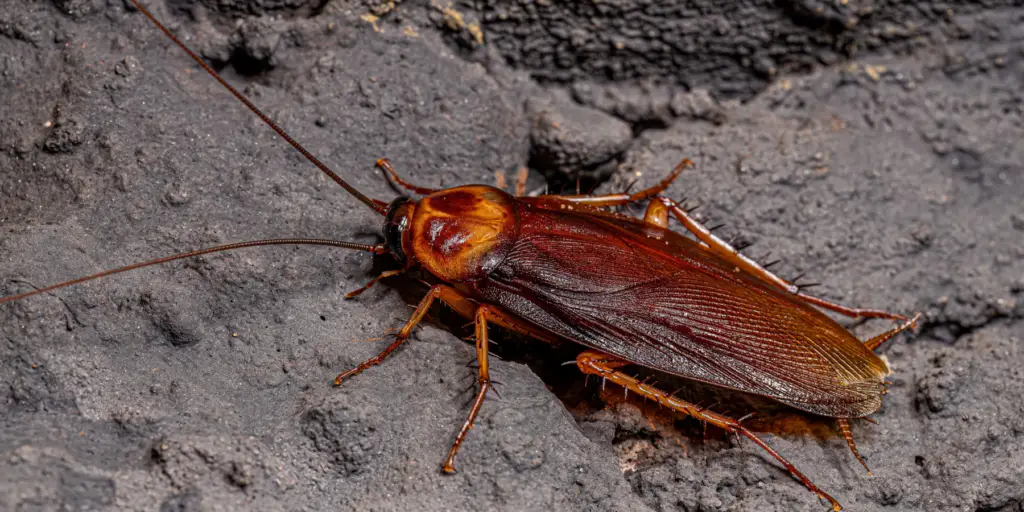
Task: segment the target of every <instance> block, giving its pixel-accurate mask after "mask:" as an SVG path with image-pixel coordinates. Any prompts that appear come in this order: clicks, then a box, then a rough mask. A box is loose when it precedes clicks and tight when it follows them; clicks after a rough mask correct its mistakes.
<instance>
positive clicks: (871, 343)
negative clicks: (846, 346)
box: [864, 313, 921, 351]
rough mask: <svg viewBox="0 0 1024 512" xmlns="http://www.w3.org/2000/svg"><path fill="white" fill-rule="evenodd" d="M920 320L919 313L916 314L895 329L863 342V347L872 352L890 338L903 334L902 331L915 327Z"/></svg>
mask: <svg viewBox="0 0 1024 512" xmlns="http://www.w3.org/2000/svg"><path fill="white" fill-rule="evenodd" d="M920 318H921V313H918V314H916V315H914V318H911V319H910V320H907V321H906V322H904V323H902V324H900V325H897V326H896V327H893V328H892V329H889V330H888V331H885V332H883V333H882V334H879V335H878V336H875V337H873V338H871V339H869V340H867V341H865V342H864V346H865V347H867V348H868V350H872V351H873V350H875V349H876V348H878V347H879V346H881V345H882V343H885V342H886V341H889V339H890V338H892V337H893V336H896V335H897V334H899V333H901V332H903V331H905V330H907V329H910V328H913V327H916V326H917V321H918V320H919V319H920Z"/></svg>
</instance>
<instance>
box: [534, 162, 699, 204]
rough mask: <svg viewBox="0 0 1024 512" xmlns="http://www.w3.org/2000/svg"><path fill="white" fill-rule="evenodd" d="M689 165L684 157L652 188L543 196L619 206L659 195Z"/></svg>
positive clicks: (575, 201) (691, 163)
mask: <svg viewBox="0 0 1024 512" xmlns="http://www.w3.org/2000/svg"><path fill="white" fill-rule="evenodd" d="M687 167H693V162H692V161H691V160H690V159H689V158H684V159H683V160H682V161H681V162H679V163H678V164H676V166H675V168H673V169H672V172H671V173H669V175H668V176H666V177H665V179H663V180H661V181H659V182H658V183H657V184H656V185H654V186H653V187H650V188H646V189H644V190H641V191H639V192H634V193H632V194H606V195H600V196H591V195H568V196H541V197H546V198H551V199H553V200H556V201H564V202H569V203H573V204H583V205H587V206H595V207H603V206H619V205H623V204H627V203H635V202H637V201H643V200H645V199H650V198H652V197H655V196H657V195H658V194H660V193H662V192H664V191H665V190H666V189H667V188H668V187H669V185H671V184H672V182H673V181H675V179H676V178H678V177H679V174H681V173H682V172H683V171H684V170H685V169H686V168H687Z"/></svg>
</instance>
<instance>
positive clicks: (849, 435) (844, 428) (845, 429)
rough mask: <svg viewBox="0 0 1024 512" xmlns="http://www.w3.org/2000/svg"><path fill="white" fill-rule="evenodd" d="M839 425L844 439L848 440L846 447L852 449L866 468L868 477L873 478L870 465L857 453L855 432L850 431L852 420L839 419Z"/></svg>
mask: <svg viewBox="0 0 1024 512" xmlns="http://www.w3.org/2000/svg"><path fill="white" fill-rule="evenodd" d="M836 421H837V422H838V423H839V431H840V432H842V433H843V439H846V445H847V446H849V447H850V451H851V452H853V456H854V457H857V460H859V461H860V465H861V466H864V469H865V470H867V472H868V476H871V468H869V467H868V463H867V462H864V458H863V457H861V456H860V452H859V451H857V443H855V442H853V432H851V431H850V420H849V419H848V418H838V419H837V420H836Z"/></svg>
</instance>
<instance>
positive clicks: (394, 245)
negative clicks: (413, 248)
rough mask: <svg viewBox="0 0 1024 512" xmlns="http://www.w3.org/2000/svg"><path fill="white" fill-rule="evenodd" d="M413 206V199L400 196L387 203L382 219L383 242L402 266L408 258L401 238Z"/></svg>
mask: <svg viewBox="0 0 1024 512" xmlns="http://www.w3.org/2000/svg"><path fill="white" fill-rule="evenodd" d="M415 206H416V202H415V201H413V200H412V199H409V198H408V197H405V196H400V197H398V198H396V199H395V200H394V201H391V204H389V205H388V212H387V216H386V217H385V220H384V230H383V233H384V242H385V243H386V244H388V249H389V250H390V251H391V256H393V257H394V258H395V260H396V261H398V264H399V265H401V266H403V267H405V266H406V264H407V263H408V261H409V260H408V258H407V257H406V255H405V254H406V253H405V248H404V247H403V246H402V238H403V236H404V235H405V232H406V230H407V229H408V228H409V225H410V224H411V222H412V211H413V209H414V208H415Z"/></svg>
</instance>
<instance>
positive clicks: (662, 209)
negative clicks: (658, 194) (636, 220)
mask: <svg viewBox="0 0 1024 512" xmlns="http://www.w3.org/2000/svg"><path fill="white" fill-rule="evenodd" d="M644 222H646V223H648V224H650V225H652V226H658V227H659V228H662V229H668V207H666V206H665V203H662V202H661V201H651V202H650V204H648V205H647V211H645V212H644Z"/></svg>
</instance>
